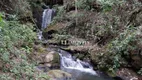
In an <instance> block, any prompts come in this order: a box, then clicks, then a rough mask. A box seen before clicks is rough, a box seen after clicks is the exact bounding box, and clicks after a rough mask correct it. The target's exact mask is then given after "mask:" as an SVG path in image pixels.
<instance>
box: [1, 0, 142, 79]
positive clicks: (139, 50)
mask: <svg viewBox="0 0 142 80" xmlns="http://www.w3.org/2000/svg"><path fill="white" fill-rule="evenodd" d="M7 1H8V2H9V3H11V4H7V2H5V1H3V0H0V5H2V9H1V10H2V11H4V12H1V13H0V69H1V70H0V73H1V74H2V75H0V79H1V80H8V79H9V80H11V79H13V80H14V79H18V80H20V79H21V78H22V79H25V80H29V79H33V80H35V79H37V80H41V78H42V79H48V76H47V75H46V73H40V72H38V71H35V70H36V68H35V66H36V65H37V63H36V62H35V61H33V60H32V55H33V53H34V48H33V47H34V42H35V40H36V33H35V32H34V26H35V24H33V23H31V21H30V20H34V19H31V18H32V17H33V16H34V15H35V14H40V16H39V15H36V17H38V18H39V17H41V13H40V12H42V10H43V9H42V7H43V5H45V4H46V3H45V2H46V0H36V1H33V0H24V1H18V3H17V4H16V1H17V0H13V3H12V2H11V0H7ZM1 2H3V3H4V4H2V3H1ZM19 4H20V5H19ZM5 5H7V6H5ZM52 6H53V8H55V9H56V12H57V14H56V16H55V18H54V19H53V22H52V24H51V25H50V27H53V26H57V27H56V28H57V29H56V30H58V33H57V34H56V35H55V38H57V40H62V39H68V38H70V37H72V36H73V37H76V38H82V39H84V40H86V41H89V42H91V43H92V44H93V45H97V46H98V47H99V49H97V50H96V49H89V50H88V53H90V54H88V55H87V57H89V58H90V59H91V61H92V62H93V63H94V64H96V65H95V66H94V68H95V69H98V70H102V71H105V72H108V73H111V75H112V74H113V75H115V74H116V71H118V70H119V69H121V68H129V69H131V70H133V71H134V72H136V73H137V74H139V75H142V62H141V61H142V42H141V39H142V35H141V34H142V2H141V1H140V0H76V2H75V1H74V0H71V1H69V2H67V3H64V4H63V5H58V4H57V5H52ZM6 9H8V10H6ZM34 11H35V13H34V14H32V12H34ZM38 11H39V12H38ZM13 14H14V15H13ZM15 14H16V15H15ZM29 18H30V20H29ZM38 18H37V19H38ZM35 22H36V20H35ZM36 23H38V20H37V22H36ZM59 23H61V24H65V27H63V28H61V29H58V27H62V26H63V25H56V24H59ZM57 42H59V41H57ZM82 56H84V55H82V54H81V58H83V57H82Z"/></svg>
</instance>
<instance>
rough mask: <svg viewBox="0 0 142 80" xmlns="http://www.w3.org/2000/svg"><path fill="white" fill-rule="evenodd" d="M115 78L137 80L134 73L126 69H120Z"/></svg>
mask: <svg viewBox="0 0 142 80" xmlns="http://www.w3.org/2000/svg"><path fill="white" fill-rule="evenodd" d="M117 76H119V77H121V78H122V79H124V80H139V79H138V76H137V74H136V73H135V72H133V71H132V70H129V69H126V68H122V69H120V70H119V71H117Z"/></svg>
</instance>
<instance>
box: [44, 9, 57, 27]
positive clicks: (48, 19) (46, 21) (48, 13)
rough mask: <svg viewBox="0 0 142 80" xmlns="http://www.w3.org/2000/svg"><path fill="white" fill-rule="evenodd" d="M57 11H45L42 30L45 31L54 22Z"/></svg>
mask: <svg viewBox="0 0 142 80" xmlns="http://www.w3.org/2000/svg"><path fill="white" fill-rule="evenodd" d="M54 12H55V11H54V10H53V9H45V10H44V12H43V16H42V29H45V28H46V27H47V26H48V25H49V24H50V23H51V20H52V15H53V13H54Z"/></svg>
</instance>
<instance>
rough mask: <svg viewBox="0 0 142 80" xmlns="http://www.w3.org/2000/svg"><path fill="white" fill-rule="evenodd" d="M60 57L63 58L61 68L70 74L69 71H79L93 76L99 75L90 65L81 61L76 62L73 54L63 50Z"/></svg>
mask: <svg viewBox="0 0 142 80" xmlns="http://www.w3.org/2000/svg"><path fill="white" fill-rule="evenodd" d="M59 55H60V57H61V68H62V69H63V70H67V71H68V72H70V71H69V69H70V70H78V71H81V72H85V73H90V74H92V75H97V73H96V72H95V71H94V70H93V67H92V66H91V65H90V64H89V63H87V62H83V61H81V60H79V59H76V60H75V59H73V57H72V56H71V54H69V53H68V52H65V51H62V50H61V51H60V53H59Z"/></svg>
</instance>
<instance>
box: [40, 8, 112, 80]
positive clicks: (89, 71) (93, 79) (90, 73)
mask: <svg viewBox="0 0 142 80" xmlns="http://www.w3.org/2000/svg"><path fill="white" fill-rule="evenodd" d="M54 12H55V10H53V9H45V10H44V12H43V16H42V27H41V28H42V30H44V29H45V28H46V27H47V26H48V25H49V24H50V23H51V20H52V18H53V16H52V15H53V13H54ZM38 38H39V39H40V40H42V31H39V33H38ZM58 53H59V55H60V66H61V69H62V70H64V71H66V72H68V73H70V74H72V77H73V78H72V79H71V80H112V79H110V78H109V79H104V77H103V78H102V77H99V76H98V74H97V73H96V71H94V70H93V67H92V66H91V65H90V64H89V63H88V62H84V61H81V60H79V59H74V58H73V57H72V55H71V54H70V53H68V52H66V51H64V50H61V49H59V50H58ZM61 80H62V79H61ZM63 80H67V79H63Z"/></svg>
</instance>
